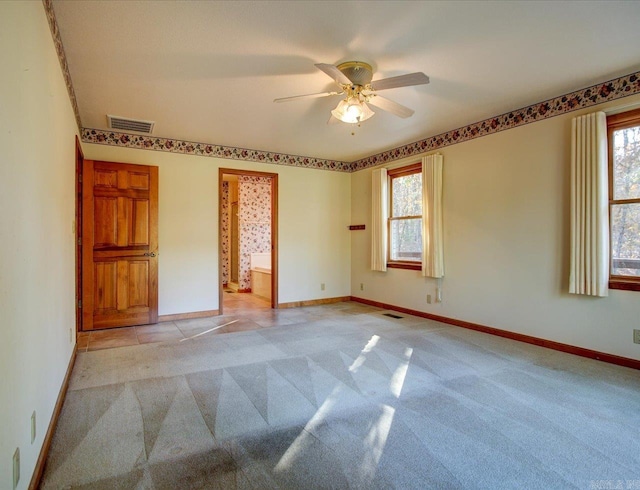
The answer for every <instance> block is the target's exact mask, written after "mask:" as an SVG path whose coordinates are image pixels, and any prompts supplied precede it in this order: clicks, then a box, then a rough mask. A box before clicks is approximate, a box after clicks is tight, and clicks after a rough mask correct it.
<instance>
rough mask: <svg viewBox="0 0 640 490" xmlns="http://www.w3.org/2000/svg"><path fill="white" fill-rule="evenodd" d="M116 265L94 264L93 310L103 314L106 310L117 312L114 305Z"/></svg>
mask: <svg viewBox="0 0 640 490" xmlns="http://www.w3.org/2000/svg"><path fill="white" fill-rule="evenodd" d="M116 266H117V264H116V262H113V261H110V262H97V263H96V264H95V268H94V270H95V275H94V281H95V302H94V308H95V309H96V310H100V311H101V312H103V313H104V312H105V311H106V310H112V311H116V310H117V304H116V284H117V277H118V275H117V268H116Z"/></svg>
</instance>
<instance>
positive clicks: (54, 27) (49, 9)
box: [42, 0, 82, 131]
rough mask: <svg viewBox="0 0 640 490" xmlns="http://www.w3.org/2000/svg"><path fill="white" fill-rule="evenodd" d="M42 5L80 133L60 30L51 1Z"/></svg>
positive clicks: (43, 2) (44, 1)
mask: <svg viewBox="0 0 640 490" xmlns="http://www.w3.org/2000/svg"><path fill="white" fill-rule="evenodd" d="M42 4H43V5H44V11H45V13H46V14H47V21H48V22H49V29H50V30H51V37H52V38H53V45H54V46H55V48H56V53H58V61H59V62H60V69H61V70H62V76H63V77H64V82H65V84H66V85H67V92H68V94H69V100H70V101H71V107H72V108H73V113H74V114H75V116H76V124H77V125H78V130H80V131H82V121H81V120H80V110H79V109H78V101H77V100H76V92H75V90H73V82H72V81H71V74H70V73H69V64H68V63H67V55H66V54H65V52H64V46H63V45H62V38H61V37H60V29H59V28H58V22H57V21H56V14H55V12H54V11H53V0H42Z"/></svg>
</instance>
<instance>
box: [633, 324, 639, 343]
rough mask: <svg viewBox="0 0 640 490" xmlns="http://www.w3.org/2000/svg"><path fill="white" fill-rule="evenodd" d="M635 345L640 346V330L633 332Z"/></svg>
mask: <svg viewBox="0 0 640 490" xmlns="http://www.w3.org/2000/svg"><path fill="white" fill-rule="evenodd" d="M633 343H634V344H640V330H639V329H637V328H636V329H634V330H633Z"/></svg>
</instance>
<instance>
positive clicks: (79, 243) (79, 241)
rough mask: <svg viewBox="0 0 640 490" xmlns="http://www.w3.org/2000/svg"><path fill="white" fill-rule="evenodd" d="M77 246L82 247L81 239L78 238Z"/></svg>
mask: <svg viewBox="0 0 640 490" xmlns="http://www.w3.org/2000/svg"><path fill="white" fill-rule="evenodd" d="M78 245H82V238H80V237H78Z"/></svg>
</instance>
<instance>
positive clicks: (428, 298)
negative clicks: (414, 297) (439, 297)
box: [427, 294, 431, 304]
mask: <svg viewBox="0 0 640 490" xmlns="http://www.w3.org/2000/svg"><path fill="white" fill-rule="evenodd" d="M427 303H429V304H431V295H430V294H427Z"/></svg>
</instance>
